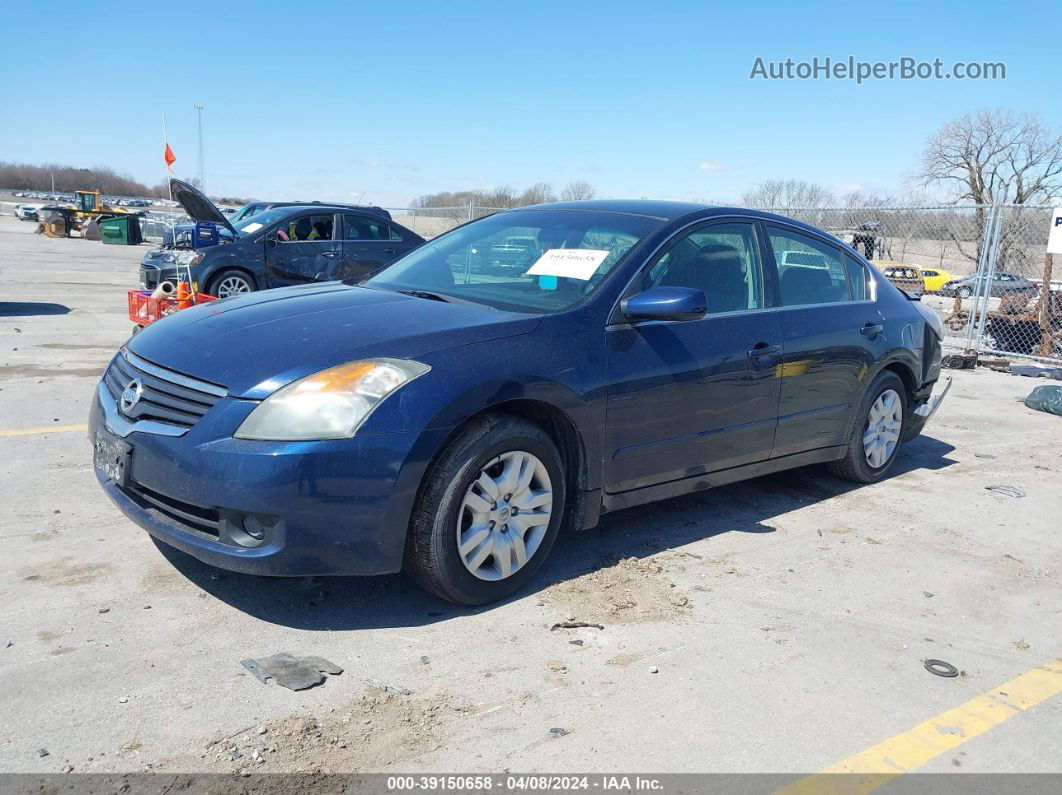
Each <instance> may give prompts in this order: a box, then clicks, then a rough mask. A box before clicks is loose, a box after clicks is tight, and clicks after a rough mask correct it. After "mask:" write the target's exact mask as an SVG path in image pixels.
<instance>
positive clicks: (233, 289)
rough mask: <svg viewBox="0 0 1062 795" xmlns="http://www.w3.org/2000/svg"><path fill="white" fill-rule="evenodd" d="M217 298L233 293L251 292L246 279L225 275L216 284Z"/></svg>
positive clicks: (226, 296)
mask: <svg viewBox="0 0 1062 795" xmlns="http://www.w3.org/2000/svg"><path fill="white" fill-rule="evenodd" d="M217 292H218V295H217V297H218V298H228V297H230V296H233V295H241V294H242V293H249V292H251V285H249V284H248V283H247V280H246V279H243V278H241V277H239V276H226V277H225V278H224V279H222V280H221V281H220V282H219V283H218V286H217Z"/></svg>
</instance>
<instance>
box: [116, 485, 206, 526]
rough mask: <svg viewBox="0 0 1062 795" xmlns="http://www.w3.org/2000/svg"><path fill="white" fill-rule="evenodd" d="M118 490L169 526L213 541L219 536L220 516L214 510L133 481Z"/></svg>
mask: <svg viewBox="0 0 1062 795" xmlns="http://www.w3.org/2000/svg"><path fill="white" fill-rule="evenodd" d="M119 489H120V490H121V492H122V493H123V494H125V495H126V496H127V497H129V499H131V500H132V501H133V502H135V503H136V504H137V505H139V506H140V507H141V508H143V509H144V510H146V511H150V512H152V513H156V514H160V515H161V517H162V518H164V519H166V520H168V521H169V523H170V524H172V525H176V526H177V527H180V528H181V529H183V530H187V531H189V532H192V533H198V534H199V535H203V536H206V537H208V538H213V539H215V540H216V539H217V538H218V537H219V536H220V534H221V514H220V513H218V511H217V510H216V509H214V508H201V507H199V506H198V505H192V504H191V503H188V502H182V501H181V500H175V499H174V498H173V497H167V496H166V495H165V494H159V493H158V492H157V491H152V490H151V489H149V488H148V487H147V486H142V485H141V484H139V483H136V482H135V481H130V483H129V485H128V486H119Z"/></svg>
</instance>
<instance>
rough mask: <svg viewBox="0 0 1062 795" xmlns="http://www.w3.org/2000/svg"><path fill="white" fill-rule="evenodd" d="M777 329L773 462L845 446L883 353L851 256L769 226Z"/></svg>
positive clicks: (877, 317)
mask: <svg viewBox="0 0 1062 795" xmlns="http://www.w3.org/2000/svg"><path fill="white" fill-rule="evenodd" d="M767 239H768V241H769V243H770V246H769V248H770V251H771V253H773V255H774V262H775V269H774V271H773V275H775V276H776V278H775V279H774V281H775V285H776V288H777V290H778V303H779V304H780V305H781V308H780V309H779V310H778V317H779V321H780V322H781V326H782V357H783V358H782V362H781V364H780V366H779V370H778V372H779V375H780V381H781V397H780V399H779V410H778V413H779V416H778V432H777V434H776V437H775V444H774V455H775V456H784V455H790V454H792V453H799V452H802V451H804V450H814V449H818V448H822V447H832V446H836V445H840V444H843V443H844V436H845V433H846V432H847V429H848V422H849V420H850V419H851V416H852V411H853V410H854V408H855V407H856V406H857V405H858V404H859V401H860V400H861V398H862V396H863V391H864V389H865V381H866V376H867V374H868V373H869V372H870V370H871V368H872V366H873V365H874V363H875V362H876V361H877V360H878V359H879V358H880V357H881V356H882V355H883V354H884V353H885V349H886V348H887V347H888V343H887V342H886V338H885V333H884V326H883V322H882V317H881V314H880V313H879V312H878V308H877V305H876V304H875V302H874V301H873V300H870V299H871V298H872V296H870V295H869V294H868V290H867V283H868V282H867V278H868V274H867V273H866V271H865V270H864V266H863V265H861V264H860V263H859V262H858V261H857V260H856V259H855V258H854V257H852V256H851V255H850V254H845V253H844V252H842V251H841V250H840V249H839V248H837V247H835V246H834V245H832V244H830V243H828V242H826V241H823V240H820V239H818V238H814V237H811V236H810V235H806V234H803V233H802V232H798V231H797V230H795V229H793V228H790V227H783V226H775V225H773V224H772V225H768V226H767Z"/></svg>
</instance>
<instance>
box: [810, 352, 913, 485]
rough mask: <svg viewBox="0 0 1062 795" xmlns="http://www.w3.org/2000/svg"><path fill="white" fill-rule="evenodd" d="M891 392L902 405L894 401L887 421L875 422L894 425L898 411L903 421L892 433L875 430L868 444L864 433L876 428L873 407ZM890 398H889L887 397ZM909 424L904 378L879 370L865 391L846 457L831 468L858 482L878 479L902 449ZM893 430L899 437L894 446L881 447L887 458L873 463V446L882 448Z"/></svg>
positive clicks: (845, 477) (875, 450)
mask: <svg viewBox="0 0 1062 795" xmlns="http://www.w3.org/2000/svg"><path fill="white" fill-rule="evenodd" d="M889 392H892V393H893V395H894V396H895V400H896V401H897V403H898V406H896V405H892V406H891V410H889V411H888V418H887V421H885V422H881V423H875V426H876V427H879V428H880V427H886V426H888V425H891V424H892V423H893V422H895V417H896V415H897V413H898V417H899V425H898V427H896V428H895V429H894V430H892V431H890V432H888V433H885V434H874V436H875V439H874V441H873V442H872V443H871V445H870V446H865V445H864V437H866V436H867V435H868V434H871V433H872V432H873V429H872V428H871V424H872V423H871V409H873V408H875V406H876V404H877V405H879V406H880V404H878V399H879V398H883V397H884V396H887V395H888V393H889ZM887 401H888V398H886V402H887ZM876 410H877V409H876ZM907 426H908V414H907V392H906V390H905V389H904V386H903V381H901V380H900V377H899V376H898V375H896V373H894V372H892V371H890V370H885V371H884V372H881V373H879V374H878V376H877V377H876V378H875V379H874V380H873V381H872V382H871V383H870V386H869V387H868V388H867V391H866V392H865V393H864V394H863V400H862V401H861V402H860V404H859V410H858V411H857V412H856V419H855V421H854V423H853V427H852V429H851V439H850V440H849V442H848V449H847V450H846V451H845V455H844V458H842V459H840V460H839V461H831V462H830V463H829V465H828V467H829V470H830V472H832V473H833V474H834V475H836V476H837V477H839V478H843V479H844V480H851V481H854V482H856V483H875V482H877V481H879V480H881V479H882V478H883V477H885V473H886V472H888V471H889V467H890V466H891V465H892V462H893V461H894V460H895V459H896V453H897V451H898V450H899V449H900V444H901V442H902V441H903V439H904V433H905V431H906V429H907ZM893 434H894V435H895V438H893V439H892V444H891V446H888V445H887V444H886V445H885V447H884V448H883V449H882V450H881V451H880V452H881V453H882V454H883V458H881V459H876V461H875V463H874V464H872V463H871V461H870V458H871V457H872V451H871V447H873V448H874V452H875V453H877V452H878V451H879V450H878V448H877V442H879V441H884V440H886V439H888V438H889V437H890V436H893Z"/></svg>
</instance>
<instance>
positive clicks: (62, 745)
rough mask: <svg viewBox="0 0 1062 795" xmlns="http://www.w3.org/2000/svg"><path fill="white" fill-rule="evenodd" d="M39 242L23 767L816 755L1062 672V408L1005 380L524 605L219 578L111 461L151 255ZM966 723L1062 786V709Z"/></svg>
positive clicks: (705, 513) (593, 766) (753, 764)
mask: <svg viewBox="0 0 1062 795" xmlns="http://www.w3.org/2000/svg"><path fill="white" fill-rule="evenodd" d="M32 228H33V225H31V224H28V223H20V222H18V221H16V220H14V219H13V218H10V217H2V218H0V537H2V541H3V553H2V554H0V713H2V714H3V716H4V719H3V720H2V721H0V771H3V772H60V771H73V772H122V771H144V770H155V771H174V772H177V771H184V772H188V771H221V772H230V771H231V772H243V771H249V770H254V771H323V770H328V771H358V772H365V771H384V772H387V771H442V772H449V771H484V772H500V771H503V770H512V771H527V772H529V771H540V772H561V771H571V770H579V771H615V770H641V771H656V772H668V771H671V772H696V771H719V772H766V771H769V772H791V773H801V772H814V771H817V770H820V769H822V768H825V767H827V766H828V765H831V764H834V763H835V762H837V761H838V760H842V759H846V758H849V757H851V756H853V755H855V754H858V753H860V752H861V751H863V750H864V749H866V748H868V747H871V746H874V745H875V744H877V743H879V742H882V741H885V740H887V739H888V738H892V737H894V736H897V735H898V734H900V733H903V732H906V731H907V730H909V729H911V727H913V726H916V725H918V724H920V723H922V722H923V721H927V720H930V719H931V718H933V717H934V716H937V715H939V714H940V713H944V712H946V711H947V710H951V709H953V708H955V707H957V706H959V705H961V704H964V703H965V702H968V701H969V700H971V699H975V698H977V697H978V696H980V695H981V694H983V693H986V692H987V691H990V690H992V689H993V688H996V687H997V686H999V685H1001V684H1003V683H1005V682H1007V681H1008V680H1012V679H1014V678H1015V677H1018V676H1019V675H1021V674H1024V673H1025V672H1027V671H1030V670H1032V669H1036V668H1037V667H1038V666H1043V665H1048V664H1050V663H1051V661H1052V660H1058V659H1059V658H1062V579H1060V578H1062V534H1060V533H1059V527H1060V523H1059V519H1058V515H1059V508H1060V504H1062V475H1060V469H1062V462H1060V455H1059V453H1060V450H1062V419H1060V418H1058V417H1054V416H1051V415H1048V414H1043V413H1038V412H1034V411H1032V410H1030V409H1027V408H1025V407H1024V406H1023V405H1022V404H1021V403H1020V402H1019V401H1020V398H1022V397H1024V396H1025V395H1026V394H1028V392H1029V391H1030V390H1031V389H1032V387H1033V386H1035V385H1036V382H1034V381H1031V380H1029V379H1025V378H1020V377H1016V376H1008V375H1003V374H999V373H994V372H989V371H985V370H976V371H958V372H955V373H954V377H955V384H954V387H953V389H952V391H951V394H950V395H949V397H948V398H947V400H946V401H945V403H944V405H943V407H942V408H941V410H940V412H939V413H938V415H937V416H936V417H934V419H933V421H932V422H931V424H930V425H929V427H928V429H927V431H926V433H925V434H924V435H923V436H922V437H921V438H919V439H918V440H916V441H914V442H913V443H911V444H909V445H908V446H906V447H905V448H904V449H903V450H902V451H901V453H900V457H899V459H898V461H897V462H896V467H895V469H894V471H893V474H892V476H891V477H889V478H888V479H887V480H886V481H884V482H882V483H879V484H877V485H874V486H870V487H863V488H854V487H853V486H852V484H847V483H842V482H839V481H836V480H834V479H832V478H830V477H829V476H828V475H827V474H826V473H825V472H824V470H823V469H821V468H818V467H812V468H808V469H803V470H797V471H793V472H788V473H784V474H780V475H776V476H770V477H765V478H760V479H757V480H754V481H750V482H747V483H742V484H737V485H733V486H728V487H725V488H721V489H717V490H714V491H709V492H703V493H700V494H696V495H692V496H688V497H684V498H680V499H675V500H670V501H667V502H661V503H657V504H654V505H649V506H645V507H641V508H636V509H631V510H627V511H623V512H620V513H616V514H612V515H608V516H606V517H605V518H604V520H603V521H602V523H601V525H600V526H599V527H598V528H597V529H595V530H592V531H588V532H584V533H580V534H575V535H571V536H569V537H565V538H562V539H560V540H559V542H558V543H557V545H556V547H555V548H554V551H553V553H552V555H551V558H550V560H549V561H548V562H547V564H546V565H545V566H544V568H543V570H542V572H541V574H540V576H539V577H538V579H537V580H536V581H535V584H534V585H533V586H532V587H530V588H528V589H527V590H525V591H524V592H522V593H520V594H518V595H517V596H516V597H515V598H513V599H510V600H508V601H506V602H504V603H502V604H498V605H492V606H489V607H485V608H480V609H474V610H470V609H462V608H457V607H454V606H452V605H449V604H444V603H441V602H439V601H437V600H435V599H433V598H431V597H429V596H427V595H426V594H424V593H422V592H421V591H419V590H418V589H417V588H416V587H415V586H413V585H412V584H411V583H410V582H409V581H408V580H407V579H406V578H405V577H403V576H401V575H396V576H393V577H384V578H373V579H345V578H339V579H297V580H283V579H256V578H253V577H246V576H242V575H236V574H230V573H227V572H222V571H217V570H214V569H210V568H209V567H207V566H205V565H203V564H200V563H198V562H197V561H195V560H193V559H191V558H189V557H187V556H184V555H183V554H181V553H179V552H176V551H173V550H170V549H168V548H165V547H160V546H156V545H155V544H154V543H152V541H151V540H150V539H149V537H148V536H147V534H146V533H144V532H143V531H141V530H140V529H139V528H137V527H135V526H134V525H132V524H131V523H130V522H128V521H126V520H125V519H124V518H123V517H122V515H121V514H120V513H119V512H118V510H117V509H116V508H114V507H113V506H112V505H111V504H110V503H109V502H108V500H107V499H106V498H105V497H104V495H103V494H102V493H101V491H100V489H99V488H98V485H97V483H96V481H95V478H94V475H93V473H92V470H91V465H90V450H89V445H88V442H87V440H86V438H85V433H84V429H83V425H84V423H85V421H86V415H87V413H88V407H89V405H90V401H91V400H92V396H93V389H94V386H95V382H96V379H97V378H98V376H99V374H100V373H101V371H102V369H103V367H104V365H105V364H106V362H107V360H108V359H109V357H110V356H111V354H112V353H113V351H114V350H115V349H116V348H117V347H118V346H120V345H121V343H122V342H123V341H124V340H125V338H126V337H127V336H128V333H129V330H130V325H129V322H128V320H127V319H126V317H125V305H124V301H125V298H124V290H125V289H126V288H127V287H131V286H135V282H136V273H137V267H136V263H137V262H138V260H139V258H140V257H141V256H142V255H143V253H144V251H145V249H144V248H122V247H114V246H104V245H101V244H99V243H91V242H88V241H82V240H49V239H44V238H42V237H39V236H34V235H32V234H31V231H32ZM994 485H1011V486H1016V487H1018V488H1020V489H1021V490H1022V492H1023V493H1024V496H1023V497H1013V496H1008V495H1007V494H1004V493H1002V492H999V491H994V490H991V489H989V488H988V487H990V486H994ZM564 622H577V623H578V622H584V623H588V624H597V625H600V627H601V628H597V627H595V626H583V627H576V628H565V627H563V626H561V627H556V626H555V625H557V624H563V623H564ZM279 651H287V652H290V653H292V654H313V655H319V656H321V657H324V658H326V659H328V660H330V661H332V662H334V663H336V664H338V665H339V666H341V667H342V668H343V669H344V671H343V673H342V674H339V675H333V676H329V677H328V678H327V680H326V682H325V683H324V684H323V685H321V686H319V687H316V688H313V689H311V690H305V691H301V692H292V691H289V690H285V689H283V688H280V687H278V686H276V685H275V684H273V683H269V684H262V683H261V682H259V681H258V680H257V679H256V678H254V677H253V676H252V675H250V674H249V672H248V671H247V670H246V669H245V668H243V667H242V666H241V665H240V661H241V660H243V659H245V658H248V657H261V656H265V655H269V654H273V653H276V652H279ZM927 658H939V659H942V660H945V661H947V662H949V663H951V664H953V665H955V666H956V668H958V669H960V670H961V672H962V674H961V675H960V676H957V677H955V678H941V677H938V676H934V675H932V674H930V673H929V672H927V670H926V669H925V668H924V667H923V661H924V660H925V659H927ZM366 680H375V681H376V683H377V684H375V685H373V684H368V683H367V681H366ZM379 683H386V684H388V685H391V686H392V687H394V688H395V689H399V690H403V691H408V695H406V694H402V693H400V692H388V691H386V690H384V689H381V688H380V687H379V686H378V684H379ZM941 731H942V733H944V732H946V731H950V732H951V735H950V736H955V732H957V731H963V732H964V735H963V737H962V738H960V744H958V745H955V744H954V743H953V744H952V745H950V746H948V749H947V750H944V751H942V752H941V753H939V754H936V755H935V756H933V758H932V759H931V760H929V761H928V762H926V763H925V764H924V765H923V766H922V767H921V768H920V769H921V770H925V771H953V770H957V771H962V772H982V771H992V772H1010V771H1023V772H1062V755H1060V754H1059V753H1058V747H1059V745H1058V738H1059V737H1060V736H1062V697H1058V696H1055V697H1049V698H1044V699H1043V700H1042V701H1040V702H1039V703H1037V704H1036V705H1035V706H1031V707H1029V708H1027V709H1024V708H1023V709H1022V710H1020V711H1018V712H1017V713H1016V714H1015V715H1014V716H1013V717H1010V718H1009V719H1007V720H1005V721H1002V722H1000V723H999V725H995V726H993V727H992V728H990V729H989V730H987V731H984V732H983V733H980V732H978V731H968V732H967V730H965V729H961V728H959V729H955V728H951V729H948V728H947V727H942V728H941ZM952 746H954V747H952Z"/></svg>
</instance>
